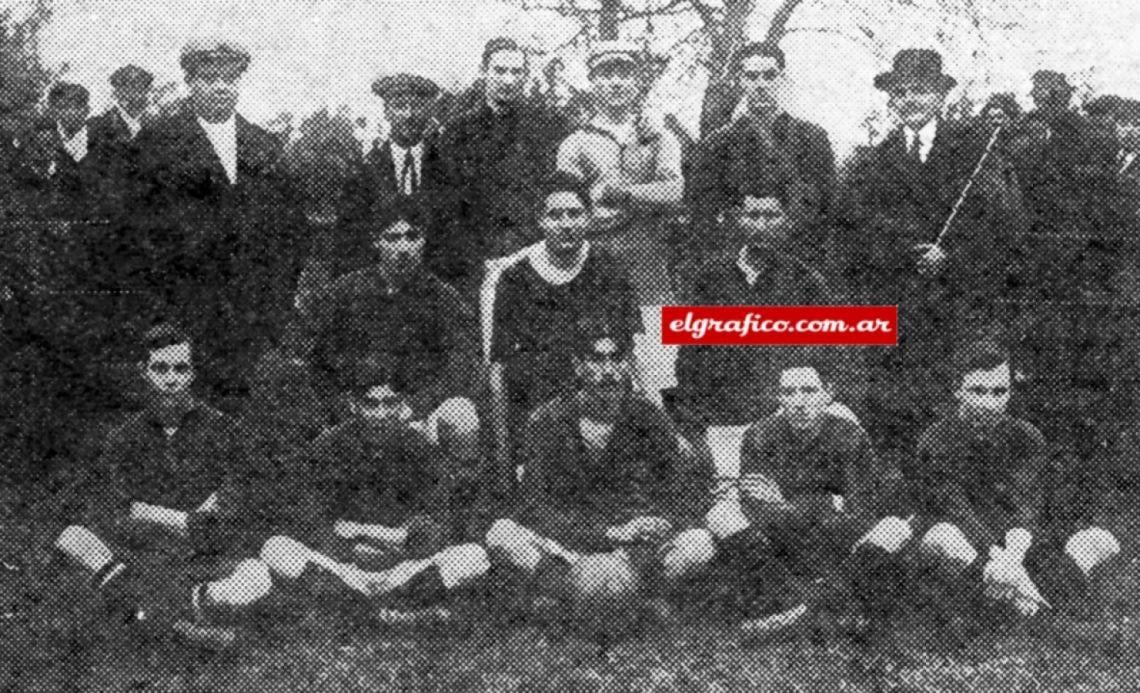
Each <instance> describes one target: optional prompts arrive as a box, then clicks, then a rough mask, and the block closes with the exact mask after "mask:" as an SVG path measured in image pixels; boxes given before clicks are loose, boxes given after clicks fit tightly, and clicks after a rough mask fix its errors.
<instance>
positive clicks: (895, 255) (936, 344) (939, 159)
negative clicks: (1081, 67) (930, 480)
mask: <svg viewBox="0 0 1140 693" xmlns="http://www.w3.org/2000/svg"><path fill="white" fill-rule="evenodd" d="M956 84H957V81H956V80H955V79H954V78H953V77H951V76H949V75H947V74H945V73H944V72H943V71H942V56H941V55H939V54H938V53H937V52H936V51H933V50H927V49H905V50H902V51H899V53H898V54H897V55H896V56H895V59H894V64H893V67H892V69H891V70H890V71H888V72H884V73H882V74H880V75H878V76H877V77H876V78H875V87H876V88H877V89H879V90H881V91H884V92H886V93H887V95H888V98H889V101H888V103H889V105H890V108H891V110H892V111H893V112H894V114H895V116H896V117H897V119H898V120H899V121H900V122H899V126H898V127H897V128H896V129H895V130H894V131H892V132H891V133H890V134H889V135H888V136H887V138H886V139H885V140H884V141H883V142H882V143H880V144H879V145H878V146H876V147H874V148H873V149H870V150H867V151H865V152H863V153H861V154H860V155H859V156H857V158H856V160H855V161H854V162H853V164H852V168H851V185H852V188H853V193H854V202H855V210H856V221H857V223H858V224H859V229H860V231H859V232H858V233H857V234H856V238H855V239H854V240H853V241H852V242H851V243H850V244H849V247H848V248H846V249H845V255H846V258H847V264H846V267H847V274H848V276H847V277H846V278H847V280H848V282H849V284H850V285H851V286H852V287H853V288H854V289H855V290H856V291H857V292H858V293H857V295H859V296H860V298H862V300H864V301H865V302H867V303H870V304H887V305H899V323H900V335H899V346H898V347H897V348H891V349H885V350H882V352H881V353H879V354H878V356H877V357H876V358H872V359H871V364H870V365H871V372H872V383H871V387H870V397H869V401H868V405H867V409H868V411H867V414H868V416H867V419H866V421H867V422H868V424H869V426H868V430H870V431H872V436H879V437H882V438H883V440H880V441H877V442H878V443H879V445H880V447H881V448H882V449H885V450H887V451H888V453H890V452H896V453H905V452H907V451H912V450H913V446H914V443H915V436H917V435H918V433H919V431H920V429H921V427H923V426H925V425H926V424H928V423H929V421H930V420H931V417H932V416H933V415H934V412H933V411H932V410H930V408H929V405H928V403H929V402H932V401H937V400H936V398H935V397H933V396H932V395H931V396H928V395H927V394H926V393H924V392H923V388H924V387H927V384H928V383H930V382H931V381H932V380H933V378H931V377H930V374H931V369H933V368H935V367H936V366H937V364H938V363H940V362H941V361H942V359H941V358H940V357H939V356H938V355H939V354H941V353H943V352H944V350H945V346H944V344H943V341H944V340H946V339H951V338H953V335H954V334H955V332H956V331H962V330H973V329H978V328H981V327H984V326H986V325H987V324H988V323H992V322H996V321H997V320H998V316H997V315H994V314H992V310H993V306H994V302H995V301H996V300H997V299H998V298H1000V294H1001V291H1002V290H1003V287H1004V286H1005V281H1006V274H1005V272H1006V268H1007V264H1008V260H1009V257H1010V255H1009V249H1008V248H1006V247H1005V244H1006V243H1007V242H1008V241H1007V240H1006V239H1008V238H1010V237H1011V235H1013V234H1015V233H1016V230H1017V229H1018V228H1019V225H1020V224H1021V210H1020V208H1019V205H1018V196H1017V195H1016V194H1015V190H1016V188H1015V183H1014V181H1012V180H1010V179H1009V177H1008V176H1006V175H1005V173H1004V172H1005V167H1004V165H1002V164H1001V162H1000V160H999V159H1000V157H999V155H998V154H997V152H996V151H994V152H991V154H990V155H989V157H988V158H987V163H986V165H985V166H984V167H983V170H982V173H981V174H979V175H977V176H975V180H974V184H973V186H972V192H971V193H970V195H968V196H967V198H966V199H965V201H964V202H963V204H962V205H961V208H960V209H959V210H958V213H957V215H956V218H955V220H954V222H953V225H952V226H951V227H950V228H949V230H948V231H946V233H945V234H942V231H943V229H944V228H945V226H946V222H947V219H948V218H949V217H950V215H951V211H952V210H953V209H954V207H955V203H956V201H957V200H958V198H959V197H960V195H961V192H962V190H963V189H964V188H965V186H966V183H967V181H968V180H970V178H971V176H972V175H973V173H974V170H975V168H976V167H977V165H978V162H979V160H980V159H981V158H982V155H983V153H984V152H985V151H986V147H987V143H988V140H989V134H990V131H989V130H988V129H987V128H984V127H983V128H974V127H971V124H968V123H967V124H960V123H954V122H950V121H947V120H944V119H943V117H942V110H943V106H944V105H945V103H946V98H947V96H948V95H949V93H950V90H951V89H953V88H954V86H955V85H956ZM940 235H942V236H943V237H942V239H941V241H940V242H936V240H937V239H939V236H940ZM876 362H877V363H876Z"/></svg>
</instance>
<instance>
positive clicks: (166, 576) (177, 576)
mask: <svg viewBox="0 0 1140 693" xmlns="http://www.w3.org/2000/svg"><path fill="white" fill-rule="evenodd" d="M141 351H142V354H141V356H142V362H141V364H140V368H141V370H142V376H143V377H144V378H145V379H146V382H147V385H148V388H147V391H148V395H149V401H148V402H147V405H146V408H145V409H144V410H143V411H142V412H140V413H138V414H134V415H132V416H131V417H130V418H129V419H128V420H127V421H126V422H125V423H124V424H123V425H121V426H119V427H118V428H116V429H115V430H113V431H112V432H111V433H110V435H109V436H108V438H107V440H106V442H105V444H104V447H103V452H102V456H101V457H100V459H99V460H98V462H97V463H96V466H95V467H94V468H93V469H90V470H85V473H86V474H87V477H88V479H89V480H90V481H91V483H90V491H89V492H88V493H87V498H85V499H83V500H84V501H85V503H84V504H85V505H87V506H88V507H89V508H90V509H91V512H90V513H89V514H90V515H91V517H89V518H88V522H86V523H85V526H79V525H73V526H70V527H67V528H66V529H64V530H63V532H62V533H61V534H60V535H59V537H58V539H57V540H56V542H55V546H56V548H57V549H58V550H59V551H60V552H62V553H63V554H64V555H65V556H67V557H68V558H70V559H71V560H72V561H73V562H74V563H77V564H78V565H79V566H81V567H82V568H83V569H85V570H86V572H87V573H88V578H87V584H88V585H89V586H90V588H91V589H92V590H94V592H95V593H96V594H97V595H98V599H99V601H100V602H101V603H102V604H103V606H104V607H106V608H107V610H108V611H109V613H110V615H111V616H113V617H115V618H119V619H121V620H123V621H124V622H129V623H132V624H134V625H135V626H137V627H148V626H149V627H153V628H154V629H155V630H157V631H159V632H167V631H170V630H173V631H174V632H175V633H177V634H179V635H182V636H184V637H185V638H187V639H189V640H191V641H193V642H195V643H197V644H201V645H204V646H210V647H221V646H226V645H228V644H230V643H232V642H233V640H234V637H235V635H236V632H235V631H234V630H233V628H231V627H229V626H228V625H225V622H226V621H227V620H228V619H227V618H226V617H228V616H232V615H234V612H235V611H239V610H241V609H242V608H243V607H248V606H250V605H251V604H253V602H255V601H257V600H258V599H259V598H261V597H262V596H264V595H265V594H267V592H268V590H269V587H270V575H269V570H268V568H267V567H266V566H265V565H264V564H263V563H261V562H260V561H258V560H256V559H250V560H244V561H241V562H235V561H230V560H228V559H227V558H225V556H226V555H228V554H234V553H235V552H236V551H237V550H240V538H241V532H239V531H238V526H239V525H238V523H239V521H244V520H246V517H248V516H247V515H246V510H247V508H246V507H245V503H244V502H243V500H242V499H241V498H240V497H239V493H242V492H244V490H245V489H246V488H248V482H249V478H248V477H247V476H245V475H246V474H247V473H248V472H250V471H252V470H254V469H255V468H256V466H257V465H255V464H254V461H253V460H251V459H249V454H250V453H249V451H248V447H247V446H246V444H245V443H246V441H247V440H248V436H246V435H244V433H243V432H242V431H241V430H240V429H239V427H238V426H237V425H235V423H234V422H233V421H232V420H230V419H229V418H228V417H227V416H225V415H223V414H221V413H219V412H218V411H216V410H214V409H212V408H210V407H209V406H207V405H206V404H204V403H202V402H200V401H199V400H197V399H196V398H195V397H194V396H193V394H191V391H190V385H191V383H192V382H193V380H194V375H195V373H194V365H193V361H192V356H193V353H192V347H191V343H190V339H189V337H188V336H187V335H186V334H185V333H183V332H182V331H181V330H179V329H177V328H175V327H173V326H170V325H160V326H158V327H155V328H153V329H151V330H150V331H148V332H147V333H146V335H145V337H144V339H143V343H142V349H141ZM252 530H253V528H252V527H249V526H244V527H243V531H247V533H248V532H249V531H252ZM226 575H228V577H222V576H226ZM220 577H221V579H219V578H220ZM148 632H154V631H150V630H149V629H148Z"/></svg>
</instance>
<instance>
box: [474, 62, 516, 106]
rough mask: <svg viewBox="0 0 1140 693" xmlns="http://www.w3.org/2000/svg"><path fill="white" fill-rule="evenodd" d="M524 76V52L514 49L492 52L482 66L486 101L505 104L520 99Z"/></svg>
mask: <svg viewBox="0 0 1140 693" xmlns="http://www.w3.org/2000/svg"><path fill="white" fill-rule="evenodd" d="M526 77H527V71H526V54H525V53H523V52H522V51H515V50H501V51H497V52H496V53H493V54H492V55H491V59H490V60H488V61H487V66H486V67H484V68H483V80H484V82H485V87H484V89H485V90H486V96H487V103H491V104H498V105H504V106H505V105H509V104H513V103H517V102H518V101H521V100H522V97H523V89H524V87H525V86H526Z"/></svg>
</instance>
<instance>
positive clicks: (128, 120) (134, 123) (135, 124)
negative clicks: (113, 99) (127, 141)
mask: <svg viewBox="0 0 1140 693" xmlns="http://www.w3.org/2000/svg"><path fill="white" fill-rule="evenodd" d="M115 110H116V111H118V112H119V117H120V118H122V119H123V123H125V124H126V126H127V130H128V131H129V132H130V133H131V139H134V138H135V135H137V134H139V130H141V129H142V121H140V120H139V119H138V118H135V117H133V116H131V114H130V113H127V109H125V108H123V107H122V105H120V104H118V103H116V104H115Z"/></svg>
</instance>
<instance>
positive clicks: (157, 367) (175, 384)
mask: <svg viewBox="0 0 1140 693" xmlns="http://www.w3.org/2000/svg"><path fill="white" fill-rule="evenodd" d="M143 375H144V376H145V377H146V380H147V383H148V384H150V387H151V390H152V391H153V392H155V393H156V394H157V395H159V396H160V397H163V398H176V397H180V396H184V395H186V394H187V393H188V392H189V389H190V383H192V382H194V364H193V362H192V361H191V360H190V345H189V344H186V343H182V344H171V345H170V346H167V347H162V348H161V349H155V350H153V351H151V352H150V354H149V355H148V356H147V361H146V363H145V364H144V366H143Z"/></svg>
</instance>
